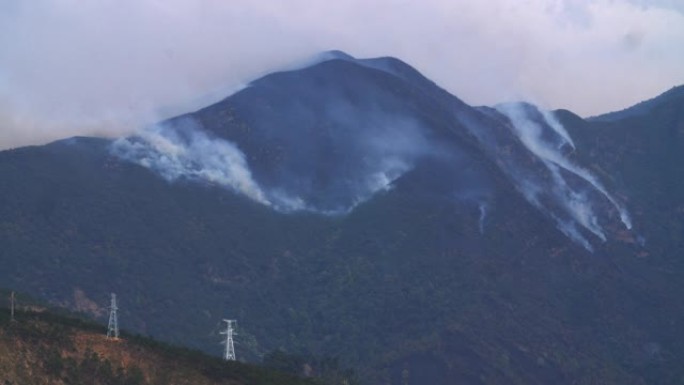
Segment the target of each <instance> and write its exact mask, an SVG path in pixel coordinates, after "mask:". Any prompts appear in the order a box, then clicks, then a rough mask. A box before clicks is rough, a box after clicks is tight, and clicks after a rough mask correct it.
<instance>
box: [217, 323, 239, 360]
mask: <svg viewBox="0 0 684 385" xmlns="http://www.w3.org/2000/svg"><path fill="white" fill-rule="evenodd" d="M223 322H225V323H226V330H225V331H222V332H220V333H221V334H225V336H226V339H225V340H224V341H223V342H221V343H222V344H225V345H226V348H225V350H224V351H223V359H224V360H226V361H235V360H236V358H235V346H234V345H233V336H234V335H237V334H236V333H235V329H234V327H235V326H237V321H236V320H231V319H224V320H223Z"/></svg>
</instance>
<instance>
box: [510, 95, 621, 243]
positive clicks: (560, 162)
mask: <svg viewBox="0 0 684 385" xmlns="http://www.w3.org/2000/svg"><path fill="white" fill-rule="evenodd" d="M497 110H498V111H500V112H501V113H503V114H504V115H505V116H506V117H507V118H508V119H509V120H510V122H511V128H512V129H513V130H514V132H515V134H516V135H517V137H518V138H519V139H520V141H521V142H522V143H523V144H524V145H525V147H526V148H527V149H528V150H529V151H530V152H531V153H532V154H534V155H535V156H536V157H537V158H538V159H540V160H541V161H542V162H543V164H544V166H545V167H546V169H547V170H548V171H549V173H550V175H551V181H552V184H551V186H550V187H549V188H546V189H544V188H541V187H538V188H535V189H530V188H529V186H527V187H523V188H522V189H523V190H525V191H526V192H525V196H526V197H527V198H528V200H529V201H530V202H531V203H533V204H534V205H536V206H538V207H539V208H541V209H543V210H544V211H546V212H549V211H551V210H549V207H545V204H544V203H543V202H542V201H541V200H540V199H538V196H539V195H540V194H541V192H542V191H545V192H550V193H551V194H552V197H553V198H554V200H555V201H556V202H557V203H558V204H560V206H561V207H563V208H564V211H565V213H566V214H568V215H569V217H570V218H571V219H572V220H571V221H570V220H568V219H566V218H562V217H560V216H559V215H558V214H554V215H553V218H554V220H555V221H556V223H557V225H558V227H559V228H560V229H561V231H563V232H564V233H565V234H566V235H567V236H569V237H570V238H572V239H574V240H575V241H576V242H578V243H580V244H582V245H583V246H584V247H585V248H587V249H588V250H591V246H590V244H589V241H588V240H587V239H586V238H585V237H584V236H582V235H581V233H580V231H578V229H577V227H576V225H575V224H578V225H579V226H581V227H582V228H584V229H586V230H588V231H590V232H591V233H592V234H594V235H595V236H596V237H598V238H599V239H600V240H602V241H604V242H605V241H606V240H607V236H606V232H605V230H604V229H603V227H602V225H601V218H600V217H601V215H603V216H607V215H608V214H607V213H604V212H601V211H600V210H599V209H597V207H596V202H594V201H592V199H590V198H589V194H590V193H591V192H592V191H590V190H587V189H586V188H585V187H583V186H588V187H589V188H591V189H593V190H594V191H596V192H598V193H600V195H602V196H603V197H604V198H605V199H606V200H607V201H608V202H609V203H610V204H611V205H612V207H613V208H614V209H615V210H616V211H617V212H618V213H619V216H620V220H621V221H622V223H623V225H624V226H625V227H626V228H627V229H631V228H632V223H631V219H630V216H629V213H628V212H627V210H626V209H625V208H624V207H623V206H622V205H621V204H619V203H618V202H617V200H616V199H615V198H614V197H613V196H612V195H611V194H610V193H608V191H607V190H606V188H605V187H604V186H603V185H602V184H601V183H600V182H599V181H598V179H597V178H596V177H595V176H594V175H592V174H591V173H590V172H589V171H588V170H586V169H584V168H582V167H580V166H578V165H576V164H574V163H573V162H572V161H571V160H570V159H568V158H567V157H565V156H564V155H563V153H562V152H561V151H560V150H561V148H562V147H563V146H564V145H570V146H571V147H573V148H574V144H573V142H572V139H571V138H570V136H569V134H568V133H567V131H566V130H565V129H564V128H563V126H562V125H561V124H560V122H558V120H557V119H555V117H554V116H553V115H552V114H551V113H550V112H542V111H539V110H538V109H537V108H535V107H533V106H530V105H526V104H523V103H510V104H505V105H499V106H497ZM551 133H552V134H554V135H549V134H551ZM570 176H572V177H574V178H579V179H580V180H581V181H583V182H584V183H583V186H581V185H578V184H576V183H572V182H571V180H570ZM534 183H538V181H537V182H534ZM603 219H604V220H605V219H606V218H603Z"/></svg>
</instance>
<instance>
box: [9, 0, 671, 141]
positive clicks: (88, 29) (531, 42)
mask: <svg viewBox="0 0 684 385" xmlns="http://www.w3.org/2000/svg"><path fill="white" fill-rule="evenodd" d="M330 49H339V50H343V51H345V52H347V53H349V54H351V55H353V56H356V57H376V56H395V57H398V58H400V59H402V60H404V61H405V62H407V63H409V64H411V65H412V66H414V67H416V68H417V69H418V70H419V71H421V72H422V73H423V74H425V75H426V76H427V77H429V78H431V79H432V80H434V81H435V82H437V83H438V84H439V85H441V86H442V87H444V88H445V89H447V90H448V91H449V92H451V93H453V94H454V95H456V96H458V97H459V98H461V99H463V100H464V101H466V102H467V103H469V104H473V105H485V104H486V105H493V104H496V103H500V102H506V101H514V100H521V99H525V100H528V101H531V102H534V103H537V104H540V105H541V106H543V107H545V108H549V109H556V108H566V109H570V110H572V111H574V112H576V113H578V114H580V115H582V116H591V115H596V114H600V113H604V112H609V111H614V110H619V109H622V108H625V107H628V106H630V105H633V104H635V103H637V102H639V101H642V100H645V99H648V98H651V97H654V96H656V95H658V94H660V93H662V92H664V91H666V90H668V89H669V88H671V87H673V86H675V85H680V84H684V1H682V0H487V1H481V0H411V1H409V0H373V1H368V0H337V1H325V0H282V1H278V0H258V1H255V0H230V1H225V0H195V1H190V0H90V1H84V0H31V1H23V0H1V1H0V149H6V148H13V147H18V146H24V145H30V144H42V143H46V142H48V141H51V140H55V139H60V138H64V137H69V136H74V135H103V136H110V137H115V136H121V135H126V134H129V133H132V132H134V131H135V130H137V129H139V128H141V127H143V126H145V125H149V124H152V123H154V122H155V121H158V120H160V119H164V118H167V117H171V116H174V115H176V114H180V113H184V112H188V111H192V110H194V109H197V108H200V107H202V106H203V105H207V104H210V103H212V102H215V101H218V100H220V99H222V98H223V97H226V96H228V95H230V94H231V93H233V92H235V91H237V90H239V89H240V88H242V87H244V86H245V85H246V84H248V83H249V81H250V80H253V79H256V78H258V77H259V76H262V75H264V74H266V73H269V72H272V71H276V70H283V69H291V68H297V67H298V66H303V65H305V64H306V63H307V62H308V61H309V60H311V58H313V57H315V55H316V54H317V53H319V52H321V51H325V50H330Z"/></svg>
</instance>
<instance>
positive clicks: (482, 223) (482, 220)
mask: <svg viewBox="0 0 684 385" xmlns="http://www.w3.org/2000/svg"><path fill="white" fill-rule="evenodd" d="M479 209H480V219H479V221H478V225H479V228H480V234H484V231H485V220H486V219H487V203H486V202H480V204H479Z"/></svg>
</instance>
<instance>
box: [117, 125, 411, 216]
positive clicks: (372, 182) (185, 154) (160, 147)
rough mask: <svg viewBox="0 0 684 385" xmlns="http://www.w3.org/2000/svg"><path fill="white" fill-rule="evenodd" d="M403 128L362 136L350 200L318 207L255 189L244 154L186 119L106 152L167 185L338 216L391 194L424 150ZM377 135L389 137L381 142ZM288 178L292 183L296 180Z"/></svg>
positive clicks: (291, 194)
mask: <svg viewBox="0 0 684 385" xmlns="http://www.w3.org/2000/svg"><path fill="white" fill-rule="evenodd" d="M404 126H405V127H410V129H409V128H404V129H397V130H392V129H389V128H387V129H386V130H381V132H380V134H379V135H376V136H373V135H366V137H365V139H366V140H365V144H366V146H367V148H366V152H367V155H365V157H367V158H368V161H369V162H370V163H372V164H368V165H367V169H366V170H358V172H357V177H356V180H353V181H351V180H350V181H349V183H353V184H355V186H356V187H355V189H354V190H353V194H354V196H353V197H352V199H351V200H350V201H349V202H347V203H343V204H339V205H335V206H324V207H320V206H317V205H314V204H311V203H310V202H308V201H307V199H305V198H304V197H303V196H300V195H299V194H298V193H297V192H296V191H285V190H284V189H283V188H281V187H280V186H272V187H270V188H265V187H263V186H261V185H260V184H259V183H258V182H257V181H256V180H255V178H254V177H253V175H252V171H251V170H250V167H249V165H248V163H247V161H246V159H245V154H244V153H243V152H242V151H241V150H240V149H239V148H238V147H237V146H236V145H235V144H233V143H231V142H230V141H228V140H225V139H222V138H218V137H215V136H213V135H210V134H209V133H207V132H206V131H205V130H204V129H203V128H202V127H201V125H200V124H199V123H198V122H197V121H196V120H194V119H192V118H188V117H184V118H181V119H176V120H174V121H173V122H172V123H163V124H158V125H154V126H150V127H147V128H145V129H143V130H141V131H139V132H138V133H136V134H135V135H132V136H129V137H124V138H120V139H117V140H115V141H114V142H112V144H111V146H110V151H111V152H112V154H114V155H115V156H117V157H119V158H121V159H123V160H126V161H129V162H132V163H136V164H139V165H141V166H143V167H145V168H148V169H150V170H152V171H154V172H156V173H157V174H159V175H160V176H162V177H163V178H164V179H166V180H167V181H169V182H175V181H178V180H183V179H185V180H190V181H195V182H197V181H199V182H203V183H209V184H213V185H218V186H221V187H223V188H226V189H228V190H231V191H233V192H236V193H238V194H242V195H244V196H246V197H248V198H250V199H252V200H254V201H256V202H258V203H261V204H263V205H266V206H268V207H271V208H273V209H275V210H278V211H280V212H286V213H287V212H295V211H306V212H313V213H318V214H323V215H343V214H347V213H349V212H350V211H351V210H353V209H354V208H355V207H356V206H357V205H359V204H361V203H363V202H365V201H367V200H368V199H370V198H371V197H372V196H373V195H375V194H376V193H378V192H383V191H387V190H389V189H391V188H392V183H393V182H394V181H395V180H396V179H397V178H399V177H400V176H401V175H403V174H404V173H406V172H407V171H409V170H410V169H412V168H413V159H414V158H415V156H417V155H416V154H413V155H412V152H413V151H419V150H417V148H424V144H421V143H422V140H419V139H417V137H415V136H412V135H410V134H408V132H409V131H410V130H412V129H413V128H412V127H413V125H412V124H406V125H404ZM383 133H384V134H394V135H395V136H394V137H386V136H384V135H383ZM402 133H404V134H405V135H403V134H402ZM383 138H384V139H383ZM407 141H408V142H407ZM409 142H410V143H409ZM420 151H422V150H420ZM369 170H370V171H369ZM290 177H291V178H297V176H296V175H291V176H290Z"/></svg>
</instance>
